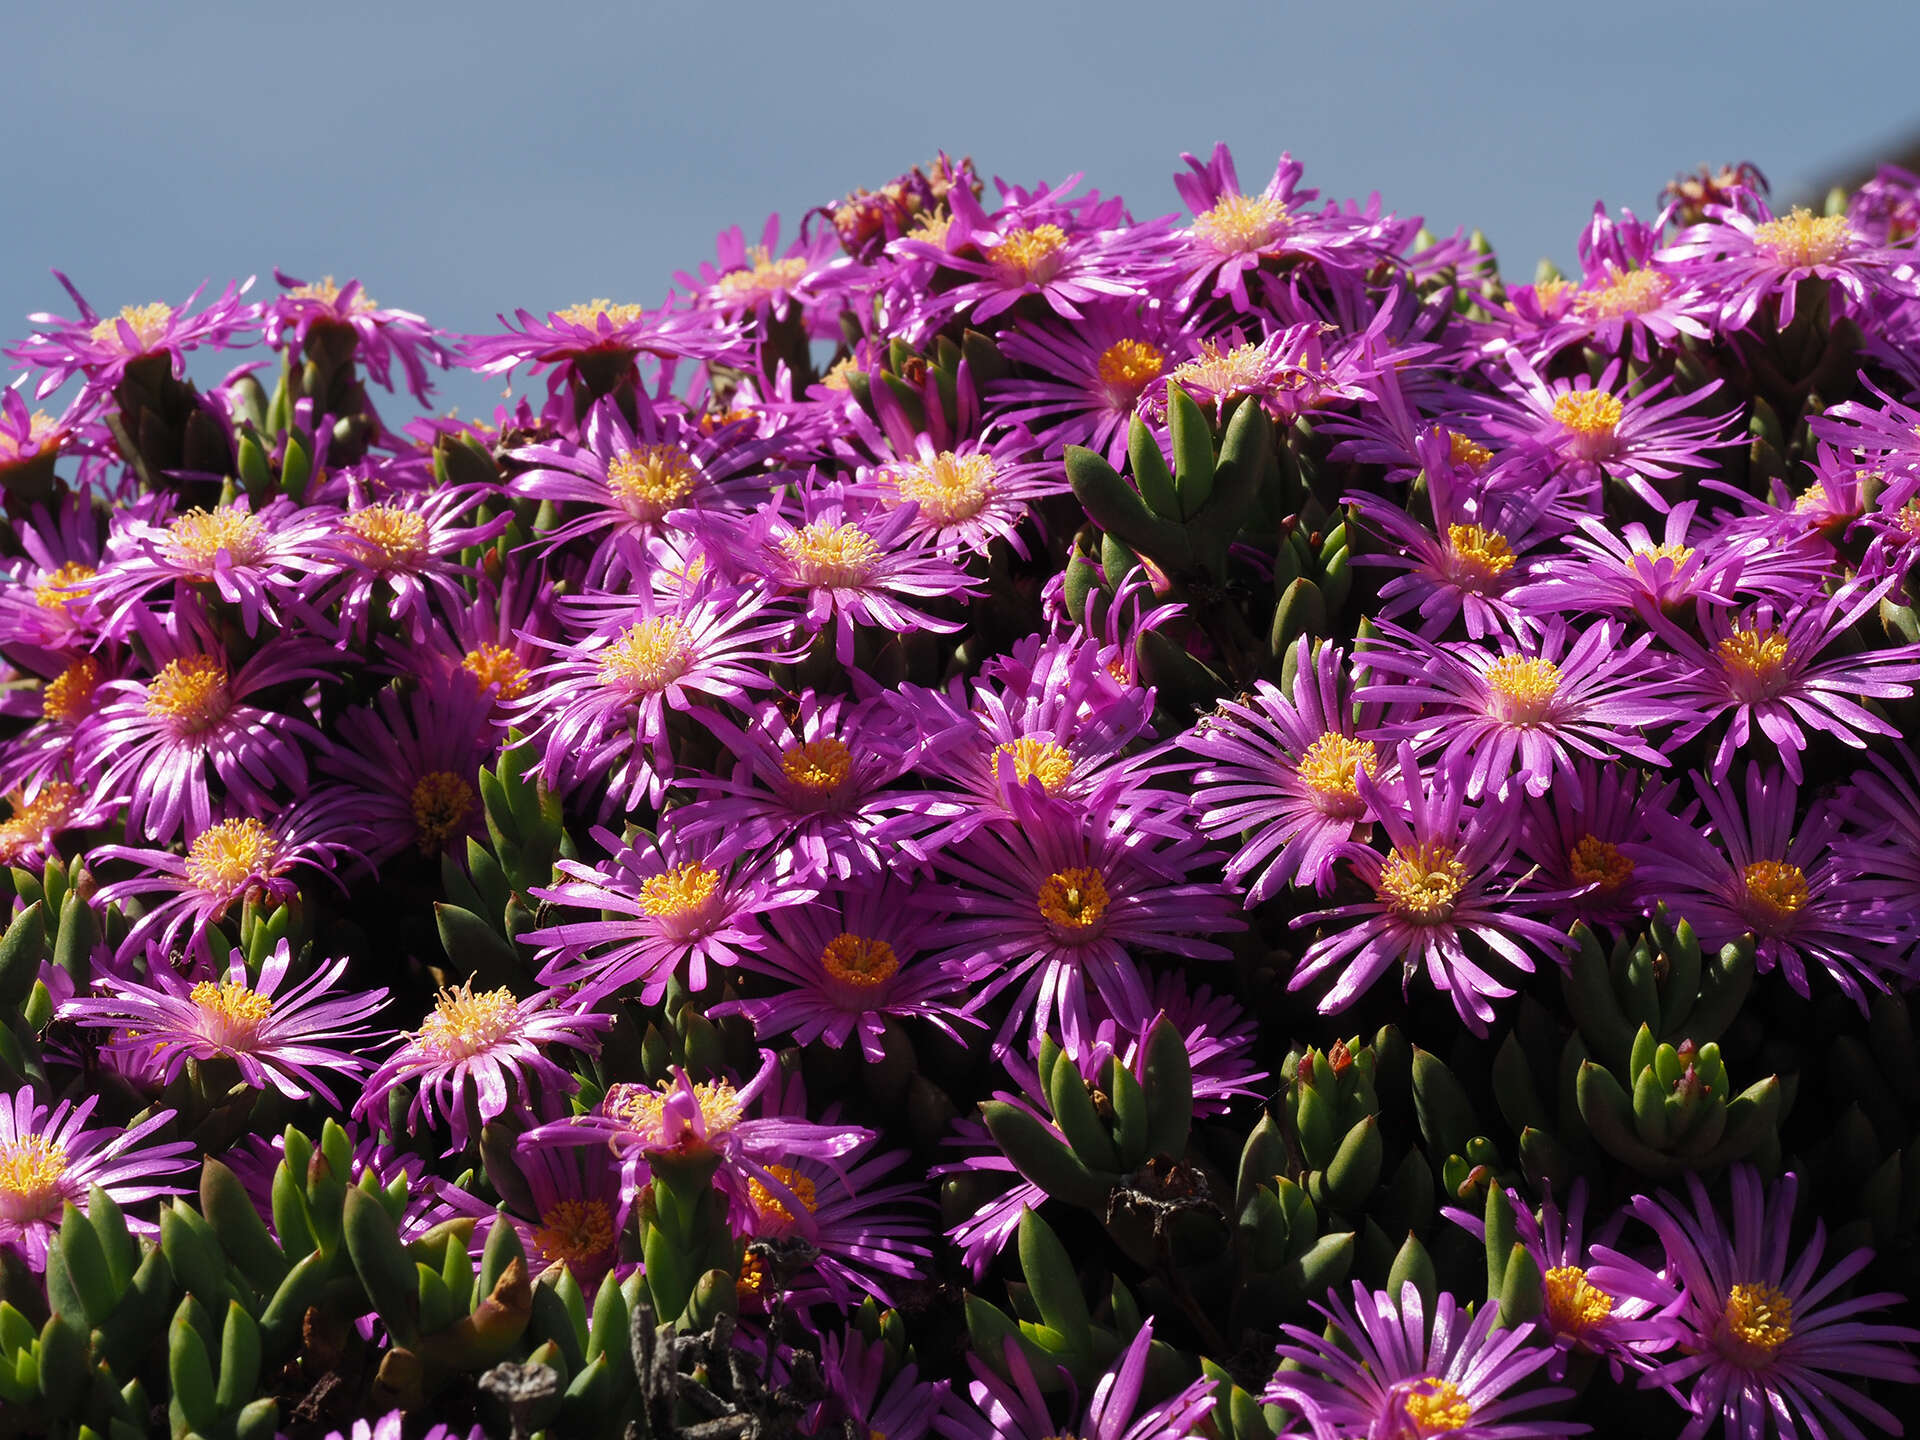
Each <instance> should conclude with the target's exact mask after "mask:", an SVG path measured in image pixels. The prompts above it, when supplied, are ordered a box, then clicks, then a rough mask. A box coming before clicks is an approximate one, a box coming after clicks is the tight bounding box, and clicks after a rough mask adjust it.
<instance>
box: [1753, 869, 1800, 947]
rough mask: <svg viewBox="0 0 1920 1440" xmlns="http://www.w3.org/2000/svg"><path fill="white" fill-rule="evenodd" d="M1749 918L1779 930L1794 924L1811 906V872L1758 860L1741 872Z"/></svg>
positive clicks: (1768, 927) (1766, 926)
mask: <svg viewBox="0 0 1920 1440" xmlns="http://www.w3.org/2000/svg"><path fill="white" fill-rule="evenodd" d="M1740 878H1741V882H1742V883H1743V884H1744V885H1745V887H1746V892H1747V911H1748V918H1749V919H1754V920H1758V921H1759V922H1760V923H1761V924H1762V925H1763V926H1764V927H1765V928H1767V929H1773V930H1777V929H1780V928H1781V927H1783V926H1786V925H1789V924H1791V923H1792V921H1793V918H1794V917H1795V916H1796V915H1798V914H1799V913H1800V912H1801V911H1802V910H1803V909H1805V908H1806V904H1807V896H1808V891H1807V872H1806V871H1804V870H1802V869H1801V868H1800V867H1799V866H1798V865H1794V864H1790V863H1789V862H1787V861H1785V860H1755V861H1754V862H1753V863H1751V864H1750V865H1748V866H1747V867H1746V869H1745V870H1744V871H1742V872H1741V876H1740Z"/></svg>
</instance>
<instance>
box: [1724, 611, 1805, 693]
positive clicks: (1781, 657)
mask: <svg viewBox="0 0 1920 1440" xmlns="http://www.w3.org/2000/svg"><path fill="white" fill-rule="evenodd" d="M1714 653H1715V654H1716V655H1718V656H1719V657H1720V668H1721V669H1722V670H1723V671H1724V672H1725V673H1726V676H1727V679H1728V680H1729V681H1731V682H1732V685H1733V688H1734V689H1735V690H1736V691H1737V692H1739V694H1740V695H1741V696H1742V698H1745V699H1750V700H1751V699H1762V698H1765V697H1766V696H1767V695H1768V694H1770V693H1771V692H1772V690H1773V688H1774V686H1775V685H1776V684H1777V683H1778V682H1779V680H1780V679H1781V676H1782V672H1783V671H1784V670H1785V669H1786V663H1787V637H1786V636H1784V635H1782V634H1781V633H1780V632H1779V631H1778V630H1774V629H1771V628H1769V629H1766V630H1742V629H1739V628H1738V627H1736V628H1735V629H1734V631H1733V633H1732V634H1730V635H1728V636H1726V637H1725V638H1724V639H1722V640H1721V641H1720V643H1719V644H1718V645H1716V646H1714Z"/></svg>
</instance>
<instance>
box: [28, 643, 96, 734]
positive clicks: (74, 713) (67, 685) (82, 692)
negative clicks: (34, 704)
mask: <svg viewBox="0 0 1920 1440" xmlns="http://www.w3.org/2000/svg"><path fill="white" fill-rule="evenodd" d="M104 678H105V677H104V675H103V673H102V671H101V669H100V662H99V661H98V660H96V659H94V658H93V657H92V656H91V655H82V656H81V657H80V658H79V659H78V660H76V661H74V662H73V664H71V665H69V666H68V667H67V668H66V669H64V670H62V671H61V672H60V673H59V674H58V675H56V676H54V678H53V679H51V680H49V681H48V682H47V688H46V689H45V690H43V691H41V693H40V713H41V714H42V715H43V716H45V717H46V718H47V719H49V720H58V721H61V722H63V723H65V724H68V725H77V724H79V723H80V722H81V721H82V720H84V719H85V718H86V717H87V716H88V715H89V714H90V713H91V712H92V710H93V692H94V691H95V690H96V689H97V688H99V685H100V682H101V680H102V679H104Z"/></svg>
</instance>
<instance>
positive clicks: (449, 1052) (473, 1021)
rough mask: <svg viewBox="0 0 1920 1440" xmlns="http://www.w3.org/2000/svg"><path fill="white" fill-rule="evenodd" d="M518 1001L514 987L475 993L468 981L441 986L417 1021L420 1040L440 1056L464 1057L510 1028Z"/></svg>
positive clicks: (492, 1042) (491, 1043) (487, 1046)
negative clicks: (430, 1007) (452, 986)
mask: <svg viewBox="0 0 1920 1440" xmlns="http://www.w3.org/2000/svg"><path fill="white" fill-rule="evenodd" d="M519 1004H520V1002H519V1001H518V1000H516V999H515V998H514V994H513V991H511V990H509V989H507V987H506V986H504V985H503V986H501V987H500V988H499V989H497V990H482V991H479V992H478V993H475V991H474V989H473V987H472V986H471V985H462V986H461V987H460V988H459V989H457V990H442V991H441V992H440V993H439V995H438V996H436V997H435V999H434V1002H433V1013H432V1014H431V1015H429V1016H427V1018H426V1019H424V1020H422V1021H421V1022H420V1030H419V1039H420V1043H421V1044H422V1045H423V1046H424V1047H425V1048H426V1049H428V1050H429V1051H431V1052H432V1053H433V1054H434V1055H436V1056H438V1057H439V1058H440V1059H442V1060H466V1059H469V1058H471V1057H472V1056H475V1055H478V1054H480V1053H481V1052H483V1051H485V1050H488V1049H491V1048H492V1047H493V1046H494V1045H496V1044H498V1043H499V1042H500V1040H501V1039H502V1038H504V1037H505V1035H506V1034H507V1032H508V1031H509V1030H511V1029H512V1028H513V1022H514V1019H515V1017H516V1015H517V1014H518V1012H519Z"/></svg>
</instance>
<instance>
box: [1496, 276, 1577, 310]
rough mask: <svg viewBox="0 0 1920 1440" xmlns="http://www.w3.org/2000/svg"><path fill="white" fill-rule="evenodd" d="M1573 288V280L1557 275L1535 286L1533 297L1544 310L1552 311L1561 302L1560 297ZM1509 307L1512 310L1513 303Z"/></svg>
mask: <svg viewBox="0 0 1920 1440" xmlns="http://www.w3.org/2000/svg"><path fill="white" fill-rule="evenodd" d="M1572 288H1573V282H1572V281H1571V280H1568V279H1566V278H1565V277H1564V276H1560V275H1555V276H1553V277H1552V278H1551V279H1548V280H1542V281H1541V282H1540V283H1539V284H1538V285H1536V286H1534V287H1533V298H1534V300H1535V301H1537V302H1538V303H1539V306H1540V308H1541V309H1542V310H1547V311H1551V310H1552V309H1553V307H1554V306H1555V305H1557V304H1559V303H1560V297H1561V296H1562V295H1564V294H1566V293H1567V291H1568V290H1570V289H1572ZM1507 308H1508V309H1509V310H1511V309H1512V308H1513V307H1512V305H1508V307H1507Z"/></svg>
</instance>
